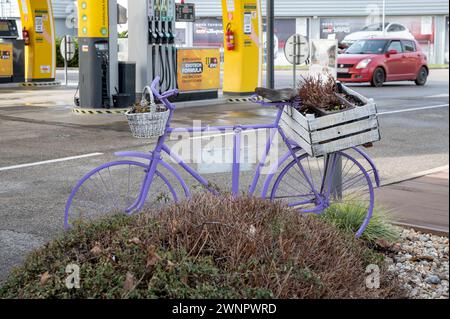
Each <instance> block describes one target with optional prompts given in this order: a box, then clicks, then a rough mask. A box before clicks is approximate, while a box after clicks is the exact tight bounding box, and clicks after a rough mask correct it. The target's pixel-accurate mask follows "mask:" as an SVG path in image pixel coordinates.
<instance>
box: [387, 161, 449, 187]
mask: <svg viewBox="0 0 450 319" xmlns="http://www.w3.org/2000/svg"><path fill="white" fill-rule="evenodd" d="M446 169H449V165H445V166H440V167H436V168H432V169H429V170H426V171H422V172H418V173H414V174H411V175H407V176H405V177H401V178H391V179H388V180H386V181H382V182H381V185H380V187H383V186H389V185H393V184H398V183H401V182H406V181H410V180H412V179H416V178H419V177H423V176H427V175H431V174H435V173H439V172H442V171H444V170H446Z"/></svg>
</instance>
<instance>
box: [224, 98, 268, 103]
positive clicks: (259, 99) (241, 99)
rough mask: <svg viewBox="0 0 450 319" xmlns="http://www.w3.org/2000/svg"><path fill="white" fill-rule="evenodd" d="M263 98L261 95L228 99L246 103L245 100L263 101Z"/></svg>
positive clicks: (232, 101)
mask: <svg viewBox="0 0 450 319" xmlns="http://www.w3.org/2000/svg"><path fill="white" fill-rule="evenodd" d="M262 100H263V99H262V98H261V97H257V98H255V97H243V98H229V99H227V102H228V103H245V102H256V101H262Z"/></svg>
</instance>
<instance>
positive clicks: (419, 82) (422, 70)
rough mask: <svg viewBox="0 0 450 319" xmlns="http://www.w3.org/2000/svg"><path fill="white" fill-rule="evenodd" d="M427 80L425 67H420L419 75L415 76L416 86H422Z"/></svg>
mask: <svg viewBox="0 0 450 319" xmlns="http://www.w3.org/2000/svg"><path fill="white" fill-rule="evenodd" d="M427 80H428V70H427V68H426V67H424V66H423V67H421V68H420V70H419V74H417V78H416V81H415V82H416V85H418V86H424V85H425V84H426V83H427Z"/></svg>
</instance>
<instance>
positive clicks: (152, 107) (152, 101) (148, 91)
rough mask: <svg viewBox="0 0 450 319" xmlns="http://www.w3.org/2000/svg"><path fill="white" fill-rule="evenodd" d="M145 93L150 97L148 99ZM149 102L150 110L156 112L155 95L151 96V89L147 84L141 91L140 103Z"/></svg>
mask: <svg viewBox="0 0 450 319" xmlns="http://www.w3.org/2000/svg"><path fill="white" fill-rule="evenodd" d="M147 95H148V96H149V97H150V101H148V100H147ZM149 102H150V112H151V113H155V112H156V103H155V97H154V96H153V92H152V89H151V88H150V87H149V86H146V87H145V88H144V90H143V91H142V100H141V105H147V104H148V103H149Z"/></svg>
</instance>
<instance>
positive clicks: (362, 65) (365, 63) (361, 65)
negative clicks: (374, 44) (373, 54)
mask: <svg viewBox="0 0 450 319" xmlns="http://www.w3.org/2000/svg"><path fill="white" fill-rule="evenodd" d="M370 62H372V59H365V60H362V61H361V62H359V63H358V65H357V66H356V68H357V69H365V68H367V67H368V66H369V64H370Z"/></svg>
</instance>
